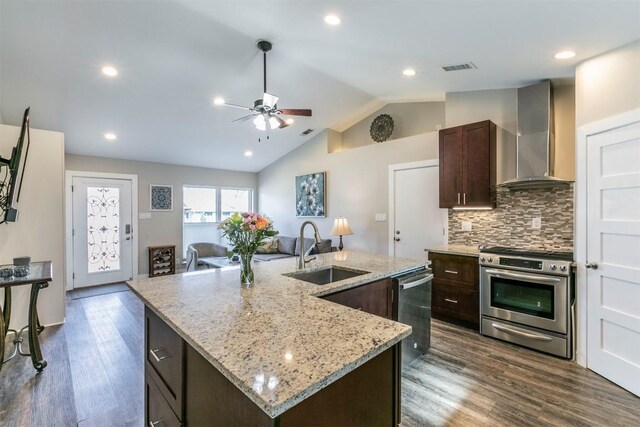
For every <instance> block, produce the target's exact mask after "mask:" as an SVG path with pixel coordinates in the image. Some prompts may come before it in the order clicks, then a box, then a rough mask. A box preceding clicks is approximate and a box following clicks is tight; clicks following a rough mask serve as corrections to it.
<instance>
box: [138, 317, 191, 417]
mask: <svg viewBox="0 0 640 427" xmlns="http://www.w3.org/2000/svg"><path fill="white" fill-rule="evenodd" d="M184 347H185V346H184V341H183V340H182V338H180V336H179V335H178V334H177V333H176V332H175V331H174V330H173V329H171V327H170V326H169V325H167V324H166V323H165V322H164V321H162V320H161V319H160V318H159V317H158V316H157V315H156V314H155V313H154V312H153V311H151V310H149V308H145V349H146V351H145V369H146V373H147V376H149V377H151V378H152V379H153V380H155V383H156V385H157V388H158V390H159V391H160V393H161V394H162V396H164V399H165V400H166V401H167V402H168V404H169V405H170V407H171V408H172V410H173V412H174V413H175V414H176V415H177V417H178V418H182V404H183V392H184V381H183V379H184Z"/></svg>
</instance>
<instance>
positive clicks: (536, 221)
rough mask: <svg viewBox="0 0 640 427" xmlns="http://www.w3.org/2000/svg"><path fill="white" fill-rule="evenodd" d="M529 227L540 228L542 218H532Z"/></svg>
mask: <svg viewBox="0 0 640 427" xmlns="http://www.w3.org/2000/svg"><path fill="white" fill-rule="evenodd" d="M531 228H532V229H533V230H540V229H541V228H542V218H540V217H539V216H537V217H535V218H533V219H532V220H531Z"/></svg>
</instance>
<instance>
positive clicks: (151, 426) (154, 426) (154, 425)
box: [149, 419, 164, 427]
mask: <svg viewBox="0 0 640 427" xmlns="http://www.w3.org/2000/svg"><path fill="white" fill-rule="evenodd" d="M163 422H164V420H162V419H160V420H158V421H149V427H156V426H157V425H158V424H160V423H163Z"/></svg>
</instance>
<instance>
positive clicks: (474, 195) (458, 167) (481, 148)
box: [440, 120, 496, 208]
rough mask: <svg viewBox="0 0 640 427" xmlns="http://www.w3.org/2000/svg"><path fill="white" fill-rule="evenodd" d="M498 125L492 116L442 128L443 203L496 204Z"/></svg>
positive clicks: (465, 204) (467, 205)
mask: <svg viewBox="0 0 640 427" xmlns="http://www.w3.org/2000/svg"><path fill="white" fill-rule="evenodd" d="M495 184H496V125H495V124H494V123H492V122H491V121H489V120H485V121H482V122H478V123H471V124H467V125H462V126H456V127H452V128H448V129H442V130H441V131H440V207H441V208H454V207H459V208H485V207H486V208H490V207H493V206H494V204H495V197H493V187H494V186H495Z"/></svg>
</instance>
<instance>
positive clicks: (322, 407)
mask: <svg viewBox="0 0 640 427" xmlns="http://www.w3.org/2000/svg"><path fill="white" fill-rule="evenodd" d="M145 328H146V329H147V333H146V338H145V349H146V353H147V360H146V363H145V425H146V426H149V427H151V426H152V425H153V426H157V427H161V426H170V427H173V426H225V427H227V426H311V425H313V426H319V425H320V426H337V425H345V426H346V425H349V426H351V425H354V426H355V425H366V426H397V425H398V424H399V423H400V381H401V371H400V367H401V348H400V344H396V345H395V346H393V347H391V348H389V349H387V350H385V351H384V352H382V353H381V354H379V355H378V356H376V357H374V358H373V359H371V360H369V361H368V362H366V363H365V364H363V365H362V366H360V367H358V368H356V369H355V370H353V371H352V372H350V373H348V374H347V375H345V376H343V377H342V378H340V379H338V380H336V381H335V382H333V383H331V384H330V385H328V386H327V387H325V388H323V389H322V390H320V391H318V392H317V393H315V394H313V395H311V396H309V397H308V398H307V399H305V400H303V401H302V402H300V403H298V404H297V405H295V406H294V407H292V408H290V409H289V410H287V411H285V412H284V413H282V414H280V415H279V416H278V417H276V418H271V417H270V416H268V415H267V414H266V413H265V412H264V411H263V410H262V409H261V408H260V407H259V406H258V405H256V404H255V403H254V402H253V401H252V400H251V399H250V398H249V397H247V396H246V395H245V394H244V393H243V392H242V391H240V389H238V388H237V387H236V386H235V385H234V384H233V383H232V382H231V381H230V380H228V379H227V378H226V377H225V376H224V375H222V374H221V373H220V371H218V369H216V368H215V367H214V366H213V365H212V364H211V363H210V362H209V361H207V360H206V359H205V358H204V357H203V356H202V355H200V353H198V351H197V350H195V349H194V348H193V347H191V346H190V345H189V344H187V343H186V342H185V341H183V340H182V339H181V338H180V337H179V336H178V335H177V333H176V332H175V331H173V329H171V327H169V326H168V325H167V324H166V323H165V322H164V321H162V320H161V319H160V318H159V317H158V316H157V315H156V314H154V313H153V312H152V311H151V310H150V309H149V308H145ZM176 338H177V339H178V340H179V344H176ZM156 345H166V346H167V348H168V349H170V351H165V350H164V349H163V348H162V347H156ZM150 350H154V352H150ZM154 354H155V356H154ZM156 356H157V357H156ZM149 358H150V359H151V360H152V361H153V363H152V361H150V360H149ZM156 359H159V360H156ZM170 365H171V366H170ZM159 367H162V368H159Z"/></svg>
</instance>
